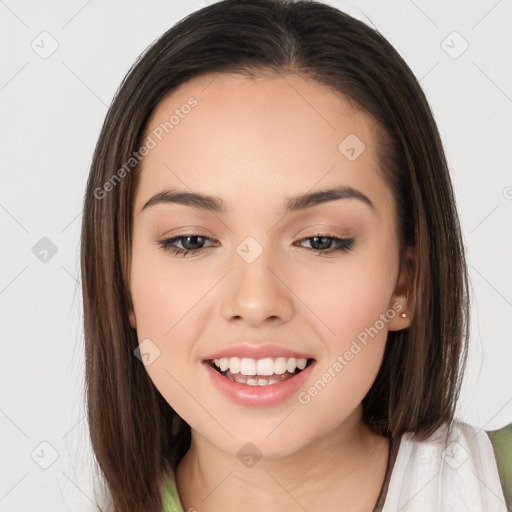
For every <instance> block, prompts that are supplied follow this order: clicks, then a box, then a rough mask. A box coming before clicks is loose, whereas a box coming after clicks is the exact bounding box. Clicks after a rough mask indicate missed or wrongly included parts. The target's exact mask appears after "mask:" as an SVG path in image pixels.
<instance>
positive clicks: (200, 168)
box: [136, 74, 383, 209]
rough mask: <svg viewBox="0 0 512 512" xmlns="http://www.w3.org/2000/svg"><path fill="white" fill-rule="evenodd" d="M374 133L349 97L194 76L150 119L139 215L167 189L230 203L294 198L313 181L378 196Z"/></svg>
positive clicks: (300, 82)
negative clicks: (246, 197) (253, 197)
mask: <svg viewBox="0 0 512 512" xmlns="http://www.w3.org/2000/svg"><path fill="white" fill-rule="evenodd" d="M378 133H379V132H378V126H377V124H376V122H375V120H374V119H373V118H372V117H371V116H370V115H369V114H367V113H366V112H365V111H363V110H361V109H359V108H358V107H357V106H356V105H355V104H354V103H352V102H351V101H350V100H349V99H348V98H346V97H345V96H343V95H342V94H341V93H339V92H337V91H335V90H333V89H331V88H329V87H327V86H324V85H322V84H319V83H318V82H316V81H313V80H311V79H308V78H305V77H303V76H299V75H282V76H281V75H274V76H266V77H258V78H252V77H247V76H242V75H234V74H216V75H206V76H202V77H199V78H195V79H193V80H190V81H189V82H186V83H184V84H182V85H181V86H180V87H179V88H178V89H176V90H174V91H172V92H171V93H170V94H169V95H167V96H166V97H165V98H164V99H163V100H162V101H161V102H160V104H159V105H158V106H157V108H156V109H155V111H154V112H153V113H152V115H151V117H150V119H149V121H148V124H147V128H146V131H145V137H147V138H151V139H152V141H153V143H154V147H153V149H151V151H149V152H148V154H147V155H146V156H144V158H143V160H142V164H141V179H140V182H139V193H138V197H137V200H136V207H137V206H138V207H139V209H140V207H141V204H142V202H143V201H144V198H146V199H147V197H148V195H149V194H150V193H153V194H154V193H155V192H158V191H159V190H160V189H163V188H169V187H174V186H178V187H180V188H187V187H189V188H191V189H194V190H202V191H204V192H211V193H216V194H217V195H221V196H223V197H227V198H229V197H231V199H232V200H233V201H236V197H240V196H241V194H240V192H241V191H242V190H251V191H252V192H253V193H255V194H260V193H261V194H264V195H266V196H268V195H269V193H271V194H285V195H294V194H300V193H304V191H305V190H309V189H311V188H313V187H314V186H315V184H316V183H318V186H321V187H327V186H330V185H339V184H344V185H348V186H354V187H358V188H364V189H366V192H367V193H368V194H373V196H374V197H375V196H376V195H377V196H378V195H382V187H383V182H382V179H380V176H379V174H380V173H379V168H378V159H377V154H376V152H375V146H376V143H375V141H376V137H377V136H378ZM354 156H355V158H354ZM269 187H270V188H269ZM366 192H365V193H366ZM377 201H378V199H377ZM228 202H229V199H228Z"/></svg>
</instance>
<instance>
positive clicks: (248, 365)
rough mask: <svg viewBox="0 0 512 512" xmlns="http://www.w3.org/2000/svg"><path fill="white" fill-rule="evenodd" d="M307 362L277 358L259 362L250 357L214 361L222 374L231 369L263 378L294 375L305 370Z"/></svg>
mask: <svg viewBox="0 0 512 512" xmlns="http://www.w3.org/2000/svg"><path fill="white" fill-rule="evenodd" d="M307 362H308V360H307V359H306V358H302V359H296V358H295V357H291V358H287V357H277V358H275V359H273V358H271V357H267V358H265V359H258V360H256V359H251V358H249V357H243V358H239V357H222V358H220V359H215V360H214V363H215V366H217V368H219V369H220V371H222V372H225V371H226V370H228V369H229V370H230V371H231V373H233V374H236V373H241V374H242V375H261V376H270V375H274V374H275V375H282V374H283V373H285V372H286V371H288V372H290V373H293V372H294V371H295V370H296V369H297V368H298V369H299V370H303V369H304V368H305V367H306V365H307ZM250 380H251V381H252V380H254V379H250ZM260 380H261V379H260ZM254 382H255V383H256V384H255V385H257V384H258V381H257V380H254ZM260 385H262V384H260ZM263 385H264V384H263Z"/></svg>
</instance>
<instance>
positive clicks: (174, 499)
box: [162, 476, 184, 512]
mask: <svg viewBox="0 0 512 512" xmlns="http://www.w3.org/2000/svg"><path fill="white" fill-rule="evenodd" d="M162 501H163V509H162V512H184V511H183V507H182V506H181V503H180V498H179V496H178V491H177V489H176V483H175V481H174V476H171V477H170V478H168V480H167V482H166V484H165V486H164V488H163V493H162Z"/></svg>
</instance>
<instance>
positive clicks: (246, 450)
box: [81, 0, 512, 512]
mask: <svg viewBox="0 0 512 512" xmlns="http://www.w3.org/2000/svg"><path fill="white" fill-rule="evenodd" d="M81 263H82V283H83V302H84V322H85V349H86V378H87V399H88V413H89V416H88V420H89V426H90V432H91V440H92V446H93V449H94V453H95V456H96V458H97V461H98V464H99V469H100V471H101V477H102V480H103V481H104V482H105V484H106V488H105V492H106V495H107V498H108V502H109V503H108V504H106V505H105V506H106V507H108V509H109V510H114V511H115V512H138V511H141V512H142V511H144V512H160V511H169V512H170V511H175V510H177V511H180V510H181V511H183V510H187V511H191V510H197V511H200V512H207V511H218V510H222V511H224V512H226V511H227V512H230V511H234V510H240V507H243V509H244V510H248V511H259V510H265V511H268V512H272V511H277V510H287V511H295V510H297V511H300V510H301V511H303V510H308V511H310V512H312V511H316V510H344V511H355V510H358V511H363V510H366V511H383V512H392V511H397V510H400V511H409V512H412V511H425V510H429V511H435V510H439V511H447V510H454V511H455V510H456V511H458V512H459V511H472V512H477V511H479V512H484V511H485V512H491V511H496V512H506V510H507V505H508V510H510V509H511V506H512V485H511V484H512V464H511V459H512V424H511V425H510V426H508V427H506V428H503V429H501V430H499V431H496V432H494V433H486V432H485V431H483V430H480V429H477V428H476V427H473V426H471V425H468V424H466V423H463V422H461V421H458V420H456V419H454V410H455V405H456V402H457V399H458V396H459V388H460V384H461V379H462V375H463V369H464V364H465V359H466V350H467V341H468V334H469V323H468V311H469V305H468V302H469V299H468V278H467V270H466V264H465V256H464V250H463V243H462V239H461V232H460V228H459V221H458V215H457V210H456V205H455V200H454V194H453V190H452V185H451V181H450V176H449V171H448V168H447V163H446V160H445V155H444V152H443V148H442V143H441V141H440V138H439V133H438V130H437V127H436V124H435V121H434V119H433V117H432V113H431V110H430V108H429V106H428V103H427V101H426V99H425V95H424V93H423V92H422V90H421V88H420V86H419V84H418V82H417V80H416V79H415V77H414V75H413V73H412V72H411V70H410V69H409V68H408V66H407V65H406V64H405V62H404V61H403V60H402V58H401V57H400V56H399V55H398V53H397V52H396V51H395V50H394V49H393V48H392V46H391V45H390V44H389V43H388V42H387V41H386V40H385V39H384V38H383V37H382V36H381V35H380V34H379V33H378V32H377V31H375V30H372V29H371V28H369V27H368V26H366V25H365V24H363V23H362V22H360V21H357V20H356V19H353V18H351V17H350V16H348V15H345V14H344V13H342V12H340V11H338V10H336V9H334V8H332V7H329V6H327V5H324V4H321V3H318V2H309V1H306V2H303V1H297V2H293V1H285V0H257V1H255V0H250V1H249V0H225V1H221V2H218V3H215V4H213V5H210V6H208V7H205V8H204V9H201V10H199V11H196V12H194V13H192V14H191V15H189V16H187V17H186V18H184V19H183V20H182V21H181V22H180V23H178V24H177V25H175V26H174V27H172V28H171V29H170V30H169V31H168V32H166V33H165V34H164V35H163V36H162V37H161V38H160V39H158V40H157V41H156V42H155V43H154V44H153V45H152V46H151V47H150V48H149V49H148V50H147V51H146V52H145V53H144V54H143V55H142V56H141V58H140V59H139V60H138V61H137V62H136V63H135V65H134V66H133V68H132V69H131V70H130V72H129V73H128V75H127V77H126V78H125V80H124V81H123V83H122V85H121V87H120V89H119V91H118V93H117V95H116V97H115V100H114V101H113V103H112V105H111V107H110V109H109V112H108V114H107V118H106V120H105V123H104V126H103V129H102V132H101V135H100V138H99V141H98V144H97V147H96V151H95V154H94V158H93V162H92V166H91V171H90V176H89V181H88V184H87V191H86V194H85V201H84V214H83V227H82V245H81Z"/></svg>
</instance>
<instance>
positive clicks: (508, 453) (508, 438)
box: [487, 423, 512, 512]
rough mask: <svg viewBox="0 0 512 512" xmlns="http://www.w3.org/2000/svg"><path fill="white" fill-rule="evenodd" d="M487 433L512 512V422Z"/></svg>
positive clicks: (508, 508) (506, 499) (508, 507)
mask: <svg viewBox="0 0 512 512" xmlns="http://www.w3.org/2000/svg"><path fill="white" fill-rule="evenodd" d="M487 435H488V436H489V439H490V440H491V443H492V447H493V449H494V454H495V455H496V462H497V465H498V472H499V475H500V480H501V486H502V487H503V494H504V495H505V501H506V504H507V510H509V511H511V512H512V423H510V424H509V425H506V426H505V427H503V428H500V429H498V430H491V431H487Z"/></svg>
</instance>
